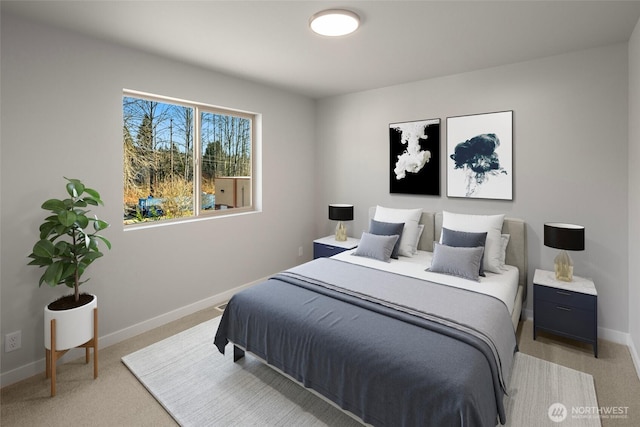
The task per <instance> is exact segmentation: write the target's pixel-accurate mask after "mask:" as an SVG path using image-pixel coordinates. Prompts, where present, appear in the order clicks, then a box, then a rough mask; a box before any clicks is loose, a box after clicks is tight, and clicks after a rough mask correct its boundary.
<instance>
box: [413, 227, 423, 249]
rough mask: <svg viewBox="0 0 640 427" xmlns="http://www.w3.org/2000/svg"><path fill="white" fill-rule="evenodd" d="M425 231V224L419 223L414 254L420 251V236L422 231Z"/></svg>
mask: <svg viewBox="0 0 640 427" xmlns="http://www.w3.org/2000/svg"><path fill="white" fill-rule="evenodd" d="M423 232H424V224H418V235H417V236H416V248H415V249H414V251H413V254H414V255H415V254H417V253H418V245H419V244H420V237H422V233H423Z"/></svg>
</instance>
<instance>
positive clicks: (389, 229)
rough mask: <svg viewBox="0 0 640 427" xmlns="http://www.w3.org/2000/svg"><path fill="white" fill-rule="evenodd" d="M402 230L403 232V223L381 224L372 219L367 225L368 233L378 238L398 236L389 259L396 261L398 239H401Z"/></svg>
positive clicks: (398, 245) (398, 246)
mask: <svg viewBox="0 0 640 427" xmlns="http://www.w3.org/2000/svg"><path fill="white" fill-rule="evenodd" d="M402 230H404V223H403V222H382V221H376V220H375V219H372V220H371V222H370V223H369V233H371V234H376V235H378V236H394V235H395V236H398V241H397V242H396V244H395V245H394V246H393V252H392V253H391V258H393V259H398V249H399V248H400V239H402Z"/></svg>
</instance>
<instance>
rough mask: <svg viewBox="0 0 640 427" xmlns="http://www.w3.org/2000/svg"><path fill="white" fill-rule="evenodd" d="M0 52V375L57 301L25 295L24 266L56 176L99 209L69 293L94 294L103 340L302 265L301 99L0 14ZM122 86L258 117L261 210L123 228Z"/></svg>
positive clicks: (307, 149) (310, 118) (309, 215)
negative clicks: (98, 202)
mask: <svg viewBox="0 0 640 427" xmlns="http://www.w3.org/2000/svg"><path fill="white" fill-rule="evenodd" d="M1 52H2V61H1V62H2V63H1V66H2V69H1V90H2V116H1V118H2V129H1V132H2V133H1V141H2V150H1V152H2V159H1V161H2V163H1V165H2V168H1V184H2V207H1V233H2V248H1V281H2V289H1V300H2V302H1V304H2V305H1V324H2V331H1V334H0V336H2V337H4V335H5V334H6V333H9V332H13V331H16V330H21V331H22V349H21V350H18V351H15V352H11V353H4V352H3V353H2V373H3V374H5V373H7V372H8V371H11V370H13V369H17V368H19V367H24V366H25V365H29V364H31V366H32V370H36V371H37V370H39V371H42V370H43V369H44V363H42V362H41V361H42V360H43V358H44V349H43V307H44V306H45V305H46V304H47V303H48V302H50V301H51V300H53V299H55V298H56V297H57V296H60V295H63V294H66V293H68V290H67V289H62V288H56V289H50V288H48V287H46V286H45V287H43V288H42V289H38V279H39V277H40V274H41V270H39V269H37V268H35V267H31V266H27V265H26V264H27V261H28V260H27V258H26V257H27V255H28V254H29V253H30V251H31V248H32V246H33V244H34V243H35V241H36V240H37V237H38V226H39V224H40V222H41V220H42V219H44V215H45V213H46V212H45V211H43V210H41V209H40V205H41V203H42V202H43V201H44V200H46V199H47V198H49V197H51V196H55V197H60V196H63V195H64V193H63V191H64V183H65V181H64V179H63V176H68V177H75V178H81V179H83V180H84V181H85V182H86V184H88V185H90V186H92V187H94V188H96V189H97V190H98V191H100V192H101V194H102V198H103V200H104V201H105V204H106V207H105V208H100V212H101V214H102V215H103V216H104V218H105V220H107V221H108V222H110V223H111V224H112V226H111V227H110V228H109V229H108V230H107V231H106V232H105V233H104V234H105V235H107V236H108V237H109V238H110V240H111V242H112V243H113V250H112V251H110V252H109V253H107V254H105V257H104V258H103V259H102V260H100V261H98V262H96V263H95V264H94V265H93V266H91V268H90V270H88V277H90V278H91V280H90V281H89V283H87V284H86V285H84V286H83V287H84V290H85V291H88V292H93V293H95V294H97V295H98V302H99V312H100V335H101V336H102V337H106V339H103V341H102V342H103V345H106V344H108V342H109V338H112V340H113V334H117V333H119V332H122V331H127V330H129V329H131V328H132V327H134V325H138V324H140V323H142V322H147V323H148V324H149V325H153V322H149V320H150V319H156V318H157V316H165V315H166V314H167V313H172V312H173V311H174V310H178V309H180V308H182V307H187V306H189V305H190V304H197V303H198V302H199V301H202V300H206V299H207V298H215V296H217V295H221V294H223V293H224V292H228V291H229V290H231V289H232V288H234V287H237V286H240V285H244V284H246V283H249V282H252V281H254V280H256V279H259V278H261V277H264V276H267V275H269V274H272V273H274V272H277V271H279V270H281V269H283V268H287V267H290V266H292V265H295V264H297V263H299V262H301V261H304V260H307V259H310V254H311V250H312V246H311V242H312V240H313V238H314V235H313V230H314V225H313V206H314V204H313V202H312V200H313V192H312V191H311V190H312V189H313V186H314V183H315V176H314V173H313V171H314V162H313V149H314V148H313V131H314V126H315V105H314V102H313V101H312V100H310V99H307V98H305V97H301V96H298V95H293V94H289V93H285V92H282V91H279V90H276V89H273V88H268V87H265V86H261V85H258V84H255V83H250V82H246V81H242V80H238V79H235V78H232V77H228V76H224V75H221V74H216V73H212V72H210V71H206V70H203V69H199V68H195V67H191V66H186V65H184V64H182V63H180V62H174V61H170V60H165V59H161V58H159V57H157V56H152V55H149V54H146V53H142V52H137V51H134V50H129V49H125V48H121V47H118V46H115V45H113V44H107V43H103V42H99V41H96V40H93V39H89V38H87V37H84V36H77V35H75V34H71V33H68V32H65V31H60V30H56V29H53V28H49V27H45V26H40V25H36V24H33V23H30V22H26V21H23V20H21V19H19V18H15V17H12V16H10V15H7V14H3V16H2V50H1ZM123 88H128V89H135V90H140V91H146V92H151V93H157V94H161V95H166V96H173V97H177V98H182V99H187V100H193V101H199V102H203V103H209V104H214V105H222V106H225V107H230V108H236V109H241V110H247V111H253V112H257V113H261V114H262V143H263V146H262V154H261V155H262V171H261V174H262V178H263V183H264V185H263V194H262V212H260V213H256V214H249V215H242V216H235V217H226V218H218V219H213V220H204V221H197V222H191V223H187V224H179V225H167V226H162V227H156V228H148V229H144V230H135V231H124V229H123V226H122V193H123V191H122V89H123ZM283 165H286V167H285V166H283ZM293 205H295V209H292V206H293ZM299 246H302V247H303V250H304V256H302V257H298V247H299ZM165 318H166V317H165ZM3 346H4V344H3ZM3 350H4V348H3Z"/></svg>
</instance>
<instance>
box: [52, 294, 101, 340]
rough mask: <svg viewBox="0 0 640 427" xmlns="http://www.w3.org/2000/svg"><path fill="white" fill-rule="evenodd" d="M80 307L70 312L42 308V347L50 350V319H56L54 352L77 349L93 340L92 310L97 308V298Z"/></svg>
mask: <svg viewBox="0 0 640 427" xmlns="http://www.w3.org/2000/svg"><path fill="white" fill-rule="evenodd" d="M92 296H93V301H91V302H90V303H89V304H85V305H83V306H82V307H76V308H72V309H70V310H55V311H54V310H49V308H48V307H45V308H44V346H45V348H46V349H47V350H51V319H56V350H68V349H70V348H74V347H78V346H79V345H82V344H84V343H86V342H87V341H89V340H90V339H91V338H93V309H94V308H96V307H98V297H96V296H95V295H92Z"/></svg>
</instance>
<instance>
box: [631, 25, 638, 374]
mask: <svg viewBox="0 0 640 427" xmlns="http://www.w3.org/2000/svg"><path fill="white" fill-rule="evenodd" d="M639 117H640V21H638V24H636V28H635V30H634V32H633V35H632V37H631V39H630V40H629V334H630V337H631V345H630V348H631V355H632V356H633V359H634V362H635V364H636V371H637V372H638V376H640V355H639V354H638V352H639V351H640V311H639V310H638V306H639V305H640V278H638V265H640V247H639V246H638V242H640V168H638V159H640V120H638V118H639Z"/></svg>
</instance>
